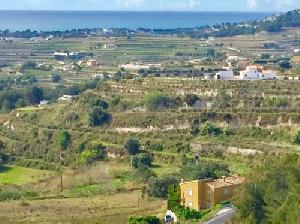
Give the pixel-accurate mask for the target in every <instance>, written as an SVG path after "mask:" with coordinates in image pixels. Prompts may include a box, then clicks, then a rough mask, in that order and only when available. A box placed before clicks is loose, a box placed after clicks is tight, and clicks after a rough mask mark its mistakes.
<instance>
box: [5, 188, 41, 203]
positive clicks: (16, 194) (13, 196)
mask: <svg viewBox="0 0 300 224" xmlns="http://www.w3.org/2000/svg"><path fill="white" fill-rule="evenodd" d="M33 197H37V193H36V192H31V191H25V192H23V191H17V190H3V189H0V201H10V200H19V199H21V198H33Z"/></svg>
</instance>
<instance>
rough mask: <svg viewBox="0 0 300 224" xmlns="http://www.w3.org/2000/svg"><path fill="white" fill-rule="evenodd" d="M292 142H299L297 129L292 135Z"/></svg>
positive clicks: (299, 137)
mask: <svg viewBox="0 0 300 224" xmlns="http://www.w3.org/2000/svg"><path fill="white" fill-rule="evenodd" d="M292 142H293V143H295V144H300V131H297V132H296V133H294V134H293V135H292Z"/></svg>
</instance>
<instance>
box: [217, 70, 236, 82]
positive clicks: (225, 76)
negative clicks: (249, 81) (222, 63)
mask: <svg viewBox="0 0 300 224" xmlns="http://www.w3.org/2000/svg"><path fill="white" fill-rule="evenodd" d="M215 79H216V80H234V73H233V71H232V70H226V71H219V72H218V73H216V75H215Z"/></svg>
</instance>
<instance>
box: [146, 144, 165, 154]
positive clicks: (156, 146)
mask: <svg viewBox="0 0 300 224" xmlns="http://www.w3.org/2000/svg"><path fill="white" fill-rule="evenodd" d="M148 149H149V150H151V151H157V152H161V151H163V150H164V146H163V145H162V144H153V145H150V146H149V148H148Z"/></svg>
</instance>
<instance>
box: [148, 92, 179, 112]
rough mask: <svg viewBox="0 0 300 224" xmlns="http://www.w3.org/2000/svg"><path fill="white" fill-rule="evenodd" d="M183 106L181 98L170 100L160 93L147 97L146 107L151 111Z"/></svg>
mask: <svg viewBox="0 0 300 224" xmlns="http://www.w3.org/2000/svg"><path fill="white" fill-rule="evenodd" d="M181 104H182V100H181V99H180V98H174V99H173V98H169V97H168V96H165V95H163V94H162V93H160V92H153V93H150V94H148V95H147V96H146V97H145V105H146V107H147V108H148V109H149V110H151V111H157V110H163V109H167V108H175V107H177V106H179V105H181Z"/></svg>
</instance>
